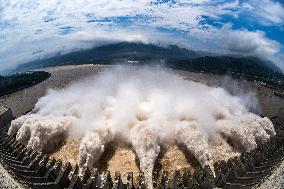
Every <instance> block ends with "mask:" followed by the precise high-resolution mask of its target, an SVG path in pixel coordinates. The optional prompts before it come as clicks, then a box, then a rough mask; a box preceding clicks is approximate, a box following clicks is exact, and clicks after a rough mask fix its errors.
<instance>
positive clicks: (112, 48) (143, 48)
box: [16, 42, 200, 72]
mask: <svg viewBox="0 0 284 189" xmlns="http://www.w3.org/2000/svg"><path fill="white" fill-rule="evenodd" d="M199 56H200V54H198V53H196V52H194V51H190V50H188V49H185V48H179V47H177V46H174V45H171V46H167V47H161V46H157V45H153V44H143V43H127V42H122V43H117V44H111V45H104V46H100V47H95V48H92V49H88V50H82V51H77V52H72V53H68V54H65V55H61V54H57V55H56V56H53V57H51V58H46V59H43V60H36V61H32V62H28V63H25V64H21V65H20V66H18V67H17V69H16V72H19V71H26V70H30V69H35V68H40V67H48V66H59V65H67V64H90V63H94V64H96V63H101V64H112V63H115V62H118V61H122V60H132V61H140V62H149V61H156V60H165V61H178V60H186V59H190V58H196V57H199ZM126 62H127V61H126Z"/></svg>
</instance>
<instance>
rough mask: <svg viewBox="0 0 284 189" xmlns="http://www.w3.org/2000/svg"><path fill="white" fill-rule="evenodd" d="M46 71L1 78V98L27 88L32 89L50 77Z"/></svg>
mask: <svg viewBox="0 0 284 189" xmlns="http://www.w3.org/2000/svg"><path fill="white" fill-rule="evenodd" d="M50 75H51V74H50V73H48V72H44V71H36V72H26V73H20V74H14V75H9V76H0V96H4V95H7V94H10V93H13V92H16V91H18V90H21V89H23V88H26V87H30V86H32V85H35V84H37V83H40V82H42V81H44V80H45V79H47V78H49V77H50Z"/></svg>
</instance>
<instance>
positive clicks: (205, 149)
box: [9, 67, 275, 188]
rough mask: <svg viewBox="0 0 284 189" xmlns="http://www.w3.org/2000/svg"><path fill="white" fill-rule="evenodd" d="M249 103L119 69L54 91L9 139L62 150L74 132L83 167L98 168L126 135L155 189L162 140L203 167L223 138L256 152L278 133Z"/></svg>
mask: <svg viewBox="0 0 284 189" xmlns="http://www.w3.org/2000/svg"><path fill="white" fill-rule="evenodd" d="M243 96H245V95H243ZM244 99H246V98H241V97H238V96H232V95H231V94H230V93H229V92H227V91H226V90H225V89H223V88H220V87H209V86H206V85H204V84H201V83H197V82H192V81H186V80H184V79H183V78H182V77H181V76H179V75H177V74H174V73H172V72H171V71H169V70H164V69H161V68H153V67H151V68H150V67H143V68H141V67H139V68H137V67H117V68H112V69H109V70H106V71H103V72H102V73H100V74H98V75H96V76H93V77H90V78H88V79H85V80H83V81H80V82H77V83H73V84H72V85H70V86H68V87H66V88H64V89H61V90H49V91H48V92H47V94H46V95H45V96H44V97H42V98H40V99H39V101H38V102H37V104H36V105H35V108H34V110H33V111H32V112H31V113H29V114H27V115H24V116H22V117H19V118H18V119H16V120H14V121H12V123H11V127H10V129H9V134H10V135H11V136H16V138H17V139H18V140H19V141H21V142H23V143H26V144H27V145H28V147H30V148H33V149H35V150H39V151H51V150H54V149H55V148H56V147H57V146H58V145H59V144H60V143H61V142H62V141H64V140H65V138H66V137H67V135H69V137H70V136H71V137H75V138H78V139H79V140H81V142H80V147H79V149H78V150H79V160H78V163H79V165H80V167H83V166H88V167H92V166H93V165H94V163H95V162H96V161H97V160H98V159H99V157H100V156H101V154H102V153H103V152H104V149H105V145H107V144H108V143H109V142H110V141H111V140H114V138H115V136H116V135H119V136H122V137H120V138H121V140H124V142H128V143H130V144H132V146H133V149H134V151H135V152H136V155H137V157H138V158H139V160H140V170H141V171H142V172H144V174H145V179H146V182H147V184H148V186H149V188H152V187H151V186H152V171H153V168H154V164H155V161H156V159H157V157H158V154H159V152H160V145H161V144H162V143H167V144H169V143H174V142H178V143H182V144H184V145H185V146H186V147H187V149H188V151H189V152H191V153H192V154H193V155H194V156H195V157H196V159H197V160H198V161H199V163H200V164H201V165H202V166H204V165H209V166H212V165H213V160H214V156H212V151H211V148H210V146H212V145H211V143H216V140H219V139H220V138H222V140H223V137H225V138H230V139H231V140H232V141H233V145H234V146H235V147H236V148H238V149H242V150H246V151H249V150H251V149H253V148H255V147H256V146H257V144H258V143H259V142H260V143H262V142H265V141H267V140H268V139H269V137H270V136H273V135H275V131H274V127H273V125H272V123H271V121H270V120H269V119H268V118H261V117H260V116H257V115H255V114H253V113H250V112H249V111H248V108H247V107H246V106H245V104H246V102H245V100H244ZM116 138H117V137H116ZM214 140H215V142H214ZM212 141H213V142H212Z"/></svg>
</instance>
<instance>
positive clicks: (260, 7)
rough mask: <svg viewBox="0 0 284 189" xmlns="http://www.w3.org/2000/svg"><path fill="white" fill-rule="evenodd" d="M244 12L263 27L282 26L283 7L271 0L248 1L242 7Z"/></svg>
mask: <svg viewBox="0 0 284 189" xmlns="http://www.w3.org/2000/svg"><path fill="white" fill-rule="evenodd" d="M243 7H244V11H247V12H249V14H250V15H252V16H254V17H255V18H256V21H258V22H260V23H261V24H264V25H274V24H277V25H282V26H283V25H284V7H283V5H282V4H281V3H279V2H277V1H272V0H249V1H248V2H246V3H244V5H243Z"/></svg>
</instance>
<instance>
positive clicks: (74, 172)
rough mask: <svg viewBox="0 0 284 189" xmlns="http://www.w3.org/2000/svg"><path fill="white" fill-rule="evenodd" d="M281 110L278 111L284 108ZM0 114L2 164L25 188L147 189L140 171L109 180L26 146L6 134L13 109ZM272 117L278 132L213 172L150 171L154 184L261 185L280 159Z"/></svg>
mask: <svg viewBox="0 0 284 189" xmlns="http://www.w3.org/2000/svg"><path fill="white" fill-rule="evenodd" d="M279 113H280V114H282V111H280V112H279ZM1 115H2V118H1V121H3V122H2V123H1V125H2V126H1V127H0V162H1V164H2V165H3V167H4V168H5V169H6V170H8V171H9V173H11V175H12V176H13V178H15V182H16V181H19V182H20V183H21V184H22V186H24V187H25V188H37V189H42V188H46V189H60V188H70V189H71V188H74V189H75V188H76V189H81V188H86V189H92V188H94V189H98V188H104V189H111V188H115V189H135V188H141V189H142V188H143V189H146V188H147V186H146V185H145V180H144V175H143V173H140V175H139V178H138V184H136V185H135V184H134V178H133V173H131V172H129V173H128V176H127V179H126V180H122V176H121V174H120V172H116V173H115V176H114V177H113V178H112V177H111V175H110V172H109V171H106V172H105V173H104V174H103V175H100V174H99V173H98V171H97V170H89V169H88V168H83V169H82V170H79V167H78V165H75V166H72V165H71V164H70V163H68V162H67V163H62V161H59V160H56V159H54V158H50V157H49V155H48V154H43V153H40V152H37V151H34V150H31V149H28V148H27V147H26V146H25V145H23V144H21V143H20V142H18V141H17V140H16V139H15V138H13V137H10V136H8V135H7V131H8V127H7V126H8V125H9V124H7V122H9V121H11V120H12V119H11V118H12V115H11V111H10V110H9V109H8V108H6V109H5V108H4V109H3V110H2V114H1ZM271 119H272V121H273V123H274V125H275V130H276V132H277V135H276V136H275V137H272V138H271V139H270V140H269V141H268V142H266V143H264V144H261V145H258V147H257V148H256V149H254V150H252V151H250V152H244V153H242V154H241V156H240V157H234V158H230V159H229V160H228V161H221V162H219V163H215V165H214V170H211V169H210V168H209V166H205V167H197V168H196V170H195V171H194V172H190V171H189V170H188V171H185V172H183V173H182V172H180V171H179V170H177V171H176V172H175V174H174V176H173V177H172V178H169V176H168V173H167V172H162V173H157V172H154V174H153V183H154V185H153V188H167V189H170V188H173V189H181V188H186V189H189V188H206V189H207V188H215V187H218V188H251V187H253V186H257V185H259V184H260V183H262V182H263V181H264V180H265V178H267V177H268V176H269V175H271V174H272V173H273V171H274V169H275V168H277V166H278V165H279V164H280V163H281V162H282V160H283V157H284V125H282V122H283V120H282V118H281V117H280V118H279V117H278V116H275V117H273V118H271ZM159 174H161V175H159ZM158 178H161V179H158ZM11 188H13V187H11ZM15 188H16V187H15Z"/></svg>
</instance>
